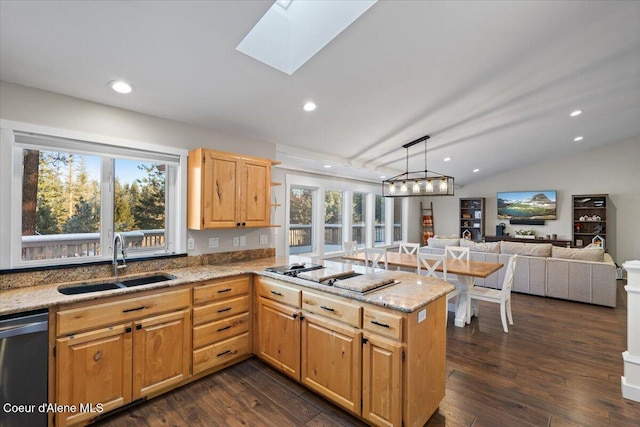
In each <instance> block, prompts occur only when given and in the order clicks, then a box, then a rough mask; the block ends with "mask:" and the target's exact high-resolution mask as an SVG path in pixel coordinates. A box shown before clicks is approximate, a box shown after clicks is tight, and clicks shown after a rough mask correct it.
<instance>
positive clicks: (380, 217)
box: [373, 194, 385, 246]
mask: <svg viewBox="0 0 640 427" xmlns="http://www.w3.org/2000/svg"><path fill="white" fill-rule="evenodd" d="M384 206H385V199H384V197H382V196H381V195H379V194H376V211H375V220H374V224H373V226H374V228H373V243H374V245H375V246H382V245H384V244H385V236H384V229H385V227H384V213H385V212H384Z"/></svg>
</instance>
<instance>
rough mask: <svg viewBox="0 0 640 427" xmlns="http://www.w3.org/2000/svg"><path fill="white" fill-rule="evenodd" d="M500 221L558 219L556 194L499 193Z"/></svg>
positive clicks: (536, 192)
mask: <svg viewBox="0 0 640 427" xmlns="http://www.w3.org/2000/svg"><path fill="white" fill-rule="evenodd" d="M498 219H556V192H555V190H553V191H511V192H502V193H498Z"/></svg>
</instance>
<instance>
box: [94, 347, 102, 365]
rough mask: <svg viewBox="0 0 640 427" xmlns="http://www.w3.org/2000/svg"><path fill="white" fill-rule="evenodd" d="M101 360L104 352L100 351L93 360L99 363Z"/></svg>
mask: <svg viewBox="0 0 640 427" xmlns="http://www.w3.org/2000/svg"><path fill="white" fill-rule="evenodd" d="M100 359H102V352H101V351H100V350H98V351H96V354H94V355H93V360H94V361H96V362H97V361H98V360H100Z"/></svg>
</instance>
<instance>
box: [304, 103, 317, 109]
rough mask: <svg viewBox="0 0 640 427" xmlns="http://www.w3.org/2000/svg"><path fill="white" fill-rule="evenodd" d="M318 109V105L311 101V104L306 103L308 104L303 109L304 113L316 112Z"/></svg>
mask: <svg viewBox="0 0 640 427" xmlns="http://www.w3.org/2000/svg"><path fill="white" fill-rule="evenodd" d="M316 107H317V106H316V104H315V103H314V102H311V101H309V102H306V103H305V104H304V105H303V106H302V109H303V110H304V111H313V110H315V109H316Z"/></svg>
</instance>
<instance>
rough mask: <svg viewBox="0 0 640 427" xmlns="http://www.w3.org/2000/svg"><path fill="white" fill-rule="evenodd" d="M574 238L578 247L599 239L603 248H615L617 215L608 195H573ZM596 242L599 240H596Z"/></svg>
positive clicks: (574, 243)
mask: <svg viewBox="0 0 640 427" xmlns="http://www.w3.org/2000/svg"><path fill="white" fill-rule="evenodd" d="M571 198H572V206H573V237H572V244H573V246H576V247H583V246H587V245H589V244H590V243H592V242H593V241H594V238H596V237H599V238H600V239H602V241H603V244H602V246H603V248H604V249H605V250H606V251H608V250H609V249H610V248H612V247H613V237H614V236H615V232H614V227H615V215H614V211H613V205H612V203H611V201H610V200H609V195H608V194H581V195H573V196H572V197H571ZM595 240H596V242H597V241H598V240H599V239H597V238H596V239H595Z"/></svg>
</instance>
